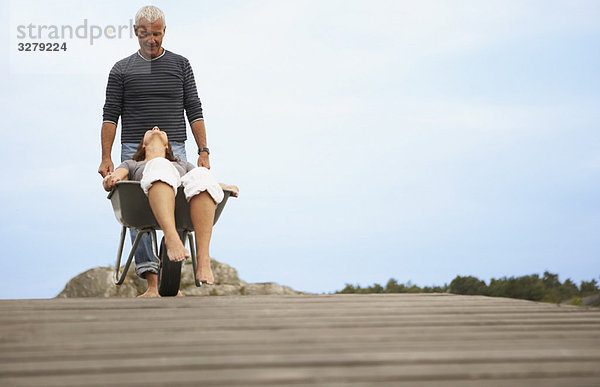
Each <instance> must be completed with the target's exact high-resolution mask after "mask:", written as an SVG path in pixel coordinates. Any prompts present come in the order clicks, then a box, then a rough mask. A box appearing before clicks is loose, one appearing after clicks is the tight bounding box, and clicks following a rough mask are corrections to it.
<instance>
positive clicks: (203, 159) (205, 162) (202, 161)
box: [198, 152, 210, 169]
mask: <svg viewBox="0 0 600 387" xmlns="http://www.w3.org/2000/svg"><path fill="white" fill-rule="evenodd" d="M198 166H199V167H204V168H206V169H210V160H209V159H208V153H206V152H200V155H199V156H198Z"/></svg>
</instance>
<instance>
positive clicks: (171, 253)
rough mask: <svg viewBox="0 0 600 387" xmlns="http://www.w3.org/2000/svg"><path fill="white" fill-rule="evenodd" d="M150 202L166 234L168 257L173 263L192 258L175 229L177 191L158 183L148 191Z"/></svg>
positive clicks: (160, 182)
mask: <svg viewBox="0 0 600 387" xmlns="http://www.w3.org/2000/svg"><path fill="white" fill-rule="evenodd" d="M148 201H149V202H150V207H151V208H152V213H153V214H154V217H155V218H156V220H157V221H158V224H159V225H160V228H161V229H162V230H163V233H164V234H165V244H166V245H167V256H168V257H169V259H170V260H171V261H173V262H180V261H183V260H185V259H186V258H188V257H189V256H190V253H189V252H188V251H187V250H186V249H185V246H184V244H183V242H182V241H181V239H179V234H178V233H177V229H176V227H175V191H173V188H172V187H171V186H170V185H168V184H166V183H163V182H162V181H157V182H155V183H153V184H152V187H150V189H149V190H148Z"/></svg>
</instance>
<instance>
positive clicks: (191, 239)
mask: <svg viewBox="0 0 600 387" xmlns="http://www.w3.org/2000/svg"><path fill="white" fill-rule="evenodd" d="M186 236H187V238H188V242H189V243H190V255H191V256H192V268H193V269H194V282H195V284H196V287H201V286H202V282H200V281H198V280H197V279H196V273H197V272H198V256H197V255H196V242H194V233H193V232H188V231H186V233H185V234H184V239H185V237H186Z"/></svg>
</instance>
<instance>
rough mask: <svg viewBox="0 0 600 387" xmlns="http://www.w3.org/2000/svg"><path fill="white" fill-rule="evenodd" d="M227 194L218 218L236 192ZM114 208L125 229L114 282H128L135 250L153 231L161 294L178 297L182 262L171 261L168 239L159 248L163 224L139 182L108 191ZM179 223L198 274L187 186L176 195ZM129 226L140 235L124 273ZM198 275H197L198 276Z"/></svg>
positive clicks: (226, 192) (216, 217)
mask: <svg viewBox="0 0 600 387" xmlns="http://www.w3.org/2000/svg"><path fill="white" fill-rule="evenodd" d="M223 192H224V193H225V196H224V197H223V200H222V201H221V203H219V204H217V207H216V210H215V221H214V223H217V220H218V219H219V217H220V216H221V212H223V208H225V204H226V203H227V199H229V197H230V196H231V194H232V193H233V192H232V191H229V190H223ZM108 199H110V201H111V204H112V207H113V211H114V213H115V217H116V218H117V221H118V222H119V223H120V224H121V225H122V226H123V228H122V230H121V239H120V243H119V250H118V252H117V262H116V264H115V275H114V281H115V284H116V285H121V284H122V283H123V281H125V277H126V275H127V271H128V270H129V266H130V265H131V261H132V260H133V256H134V254H135V251H136V249H137V247H138V245H139V243H140V240H141V238H142V235H144V234H150V236H151V238H152V253H153V254H154V257H155V258H156V259H157V260H158V261H159V262H160V270H159V275H158V282H159V285H158V287H159V289H158V290H159V293H160V295H161V296H174V295H176V294H177V292H178V291H179V283H180V280H181V262H171V261H170V260H169V258H168V257H167V249H166V247H165V245H164V238H163V241H162V242H161V247H160V251H159V249H158V248H157V242H156V230H160V226H159V224H158V222H157V221H156V218H155V217H154V214H153V213H152V209H151V208H150V203H149V202H148V198H147V197H146V194H144V191H143V190H142V187H141V186H140V182H139V181H120V182H118V183H117V184H116V185H115V187H114V188H113V189H112V191H110V193H109V194H108ZM175 224H176V227H177V231H179V232H180V233H182V234H181V235H182V237H181V238H182V240H183V241H184V242H185V241H186V239H187V240H188V242H189V245H190V255H191V258H192V265H193V268H194V274H195V273H196V271H197V267H198V259H197V256H196V244H195V242H194V227H193V225H192V219H191V216H190V205H189V203H188V202H187V200H186V199H185V195H184V193H183V187H179V189H178V190H177V195H176V196H175ZM127 228H131V229H135V230H138V234H137V236H136V238H135V240H134V241H133V244H132V246H131V251H130V253H129V257H128V258H127V262H125V267H124V268H123V271H122V272H121V273H119V272H120V266H121V256H122V255H123V246H124V244H125V235H126V233H127ZM194 278H195V275H194ZM200 285H201V283H200V282H198V280H196V286H200Z"/></svg>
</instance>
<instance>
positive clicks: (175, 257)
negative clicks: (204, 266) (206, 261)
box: [165, 234, 190, 262]
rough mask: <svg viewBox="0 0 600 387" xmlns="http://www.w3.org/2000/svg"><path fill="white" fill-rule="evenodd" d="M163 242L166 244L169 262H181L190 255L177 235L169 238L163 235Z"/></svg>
mask: <svg viewBox="0 0 600 387" xmlns="http://www.w3.org/2000/svg"><path fill="white" fill-rule="evenodd" d="M165 244H166V245H167V256H168V257H169V260H170V261H171V262H181V261H184V260H186V259H187V258H189V257H190V252H189V251H187V250H186V249H185V246H184V245H183V242H182V241H181V239H179V235H177V234H175V237H171V238H167V237H166V236H165Z"/></svg>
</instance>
